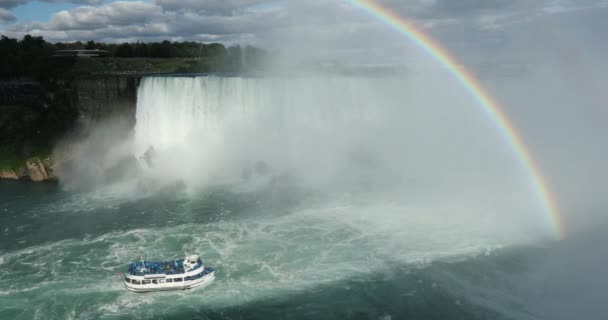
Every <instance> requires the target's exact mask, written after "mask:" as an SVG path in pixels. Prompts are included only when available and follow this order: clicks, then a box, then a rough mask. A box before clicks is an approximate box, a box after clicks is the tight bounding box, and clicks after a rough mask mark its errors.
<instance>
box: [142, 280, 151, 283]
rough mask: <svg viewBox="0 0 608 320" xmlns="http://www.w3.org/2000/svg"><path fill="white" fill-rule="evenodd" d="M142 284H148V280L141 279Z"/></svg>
mask: <svg viewBox="0 0 608 320" xmlns="http://www.w3.org/2000/svg"><path fill="white" fill-rule="evenodd" d="M142 283H143V284H150V280H144V281H142Z"/></svg>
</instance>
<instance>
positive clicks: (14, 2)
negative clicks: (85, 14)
mask: <svg viewBox="0 0 608 320" xmlns="http://www.w3.org/2000/svg"><path fill="white" fill-rule="evenodd" d="M39 1H42V2H70V3H76V4H101V3H103V2H104V0H39ZM28 2H31V0H0V8H5V9H12V8H14V7H18V6H21V5H24V4H26V3H28Z"/></svg>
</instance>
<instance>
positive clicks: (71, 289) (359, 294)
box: [0, 181, 542, 319]
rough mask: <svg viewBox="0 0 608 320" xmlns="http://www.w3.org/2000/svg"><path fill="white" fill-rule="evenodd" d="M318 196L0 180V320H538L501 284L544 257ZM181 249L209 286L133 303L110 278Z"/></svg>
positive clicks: (153, 295) (292, 191) (273, 190)
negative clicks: (371, 214)
mask: <svg viewBox="0 0 608 320" xmlns="http://www.w3.org/2000/svg"><path fill="white" fill-rule="evenodd" d="M321 198H322V197H320V196H319V195H317V194H314V193H313V192H306V191H303V190H296V189H295V188H292V189H289V188H280V189H277V188H266V189H263V190H258V191H255V192H252V191H251V192H242V191H239V190H234V189H231V188H228V187H216V188H207V189H204V190H196V191H187V190H179V191H171V192H169V191H166V192H163V193H162V194H155V195H154V196H150V197H145V198H140V199H133V198H128V197H120V196H118V195H116V194H113V193H112V192H105V191H104V190H98V191H95V192H83V193H78V192H65V191H62V190H61V189H60V188H59V187H58V186H57V185H54V184H33V183H26V182H5V181H3V182H0V225H1V226H2V230H0V319H149V318H155V319H242V318H245V319H273V318H276V319H283V318H301V319H310V318H315V319H319V318H321V319H323V318H328V319H329V318H346V319H403V318H410V317H413V318H416V319H447V318H449V319H489V318H491V319H501V318H507V319H508V318H518V319H527V318H534V317H532V316H531V315H530V313H529V312H528V311H527V309H526V304H525V303H524V301H522V300H520V298H518V297H517V296H516V295H515V293H513V292H511V293H509V292H508V291H507V292H505V289H504V283H502V284H501V282H502V281H503V279H508V278H509V277H512V276H517V275H518V274H520V273H521V272H522V270H524V269H526V268H527V266H528V265H529V264H530V260H531V259H530V258H528V257H529V256H531V254H530V252H535V250H536V251H538V250H540V249H538V248H536V249H531V248H525V247H513V248H509V247H508V246H507V247H505V246H501V245H500V244H498V243H492V242H491V241H486V242H484V241H480V240H479V238H474V239H471V240H463V239H460V240H458V241H456V240H455V239H456V238H455V235H450V234H448V233H447V232H446V231H445V230H433V229H432V228H426V229H424V230H421V231H417V230H415V226H414V228H412V229H410V230H407V228H405V226H395V227H392V226H390V225H391V224H392V223H388V224H386V225H385V224H377V222H376V223H375V222H373V221H371V220H365V218H364V216H365V212H366V211H367V210H371V209H372V208H373V210H379V208H380V207H379V206H377V205H371V204H365V203H363V204H361V203H360V204H358V205H357V206H353V205H342V206H339V205H337V204H335V203H334V204H333V205H331V206H328V205H327V202H324V201H321V200H320V199H321ZM382 208H383V209H382V210H386V211H390V210H395V208H394V207H391V206H383V207H382ZM375 217H378V220H380V217H381V216H379V215H378V216H375ZM410 226H411V224H410ZM404 229H405V230H404ZM418 232H423V233H424V234H425V235H426V236H427V238H428V239H427V240H424V238H423V237H421V236H420V235H419V234H417V233H418ZM389 233H391V234H389ZM440 237H444V238H445V239H441V238H440ZM541 251H542V250H541ZM185 252H189V253H194V252H196V253H199V254H201V255H202V257H203V259H204V260H205V261H206V262H207V264H209V265H212V266H214V267H215V268H216V269H217V270H218V271H217V277H216V280H215V282H214V283H212V284H211V285H210V286H208V287H206V288H202V289H200V290H198V289H195V290H192V291H178V292H164V293H148V294H135V293H131V292H128V291H126V290H125V289H124V288H123V286H122V283H121V277H120V276H115V274H116V273H122V272H125V271H126V266H127V264H128V263H129V262H130V261H133V260H135V259H136V257H137V256H139V255H144V256H145V257H146V258H149V259H164V258H177V257H180V256H182V255H183V254H184V253H185ZM532 260H533V259H532ZM505 273H506V275H505ZM511 294H513V296H511ZM505 305H506V307H505Z"/></svg>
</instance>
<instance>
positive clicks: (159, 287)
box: [125, 254, 215, 292]
mask: <svg viewBox="0 0 608 320" xmlns="http://www.w3.org/2000/svg"><path fill="white" fill-rule="evenodd" d="M213 279H215V270H214V269H213V268H211V267H206V266H204V265H203V261H201V259H200V258H199V256H198V255H196V254H193V255H188V256H186V257H185V258H184V259H177V260H168V261H160V262H152V261H144V260H141V261H138V262H134V263H131V264H129V270H128V271H127V273H126V274H125V288H127V290H130V291H133V292H150V291H165V290H185V289H192V288H195V287H201V286H206V285H208V284H209V283H211V281H213Z"/></svg>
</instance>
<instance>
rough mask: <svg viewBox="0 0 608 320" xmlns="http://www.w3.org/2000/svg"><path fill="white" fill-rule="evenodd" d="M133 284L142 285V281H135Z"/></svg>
mask: <svg viewBox="0 0 608 320" xmlns="http://www.w3.org/2000/svg"><path fill="white" fill-rule="evenodd" d="M133 284H141V281H139V280H133Z"/></svg>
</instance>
